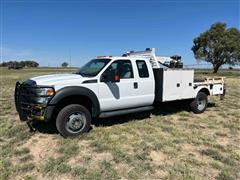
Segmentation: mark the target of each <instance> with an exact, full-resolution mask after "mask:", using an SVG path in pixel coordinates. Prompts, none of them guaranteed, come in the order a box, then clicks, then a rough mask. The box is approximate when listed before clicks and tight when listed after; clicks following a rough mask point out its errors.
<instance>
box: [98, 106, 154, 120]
mask: <svg viewBox="0 0 240 180" xmlns="http://www.w3.org/2000/svg"><path fill="white" fill-rule="evenodd" d="M152 109H153V106H145V107H139V108H132V109H123V110H116V111H108V112H102V113H101V114H100V115H99V117H100V118H106V117H111V116H119V115H123V114H130V113H135V112H139V111H150V110H152Z"/></svg>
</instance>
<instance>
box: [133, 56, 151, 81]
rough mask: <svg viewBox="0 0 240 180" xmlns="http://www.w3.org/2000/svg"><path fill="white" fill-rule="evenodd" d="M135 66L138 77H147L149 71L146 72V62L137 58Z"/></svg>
mask: <svg viewBox="0 0 240 180" xmlns="http://www.w3.org/2000/svg"><path fill="white" fill-rule="evenodd" d="M136 63H137V68H138V75H139V77H140V78H148V77H149V73H148V68H147V65H146V62H145V61H143V60H137V61H136Z"/></svg>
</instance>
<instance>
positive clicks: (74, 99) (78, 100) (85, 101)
mask: <svg viewBox="0 0 240 180" xmlns="http://www.w3.org/2000/svg"><path fill="white" fill-rule="evenodd" d="M70 104H80V105H82V106H84V107H85V108H87V109H88V110H89V112H90V114H91V115H92V107H93V103H92V101H91V100H90V99H89V98H88V97H86V96H82V95H74V96H68V97H65V98H63V99H61V100H60V101H59V102H58V103H57V105H56V107H55V108H54V111H53V115H52V116H53V117H52V118H51V119H52V120H56V118H57V115H58V113H59V112H60V111H61V109H62V108H64V107H65V106H67V105H70Z"/></svg>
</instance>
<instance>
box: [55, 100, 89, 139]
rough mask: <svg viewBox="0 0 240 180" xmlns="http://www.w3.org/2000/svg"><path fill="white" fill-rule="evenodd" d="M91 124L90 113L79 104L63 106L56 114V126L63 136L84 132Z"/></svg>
mask: <svg viewBox="0 0 240 180" xmlns="http://www.w3.org/2000/svg"><path fill="white" fill-rule="evenodd" d="M90 125H91V114H90V112H89V111H88V109H87V108H85V107H84V106H82V105H79V104H71V105H68V106H66V107H64V108H63V109H62V110H61V111H60V112H59V113H58V116H57V119H56V127H57V130H58V132H59V133H60V134H61V135H62V136H63V137H72V136H77V135H79V134H82V133H85V132H87V131H88V130H89V128H90Z"/></svg>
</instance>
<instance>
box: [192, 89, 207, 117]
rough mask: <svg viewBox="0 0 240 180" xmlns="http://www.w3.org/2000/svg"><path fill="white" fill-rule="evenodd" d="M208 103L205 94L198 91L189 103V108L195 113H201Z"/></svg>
mask: <svg viewBox="0 0 240 180" xmlns="http://www.w3.org/2000/svg"><path fill="white" fill-rule="evenodd" d="M207 105H208V99H207V95H206V94H205V93H204V92H199V93H198V94H197V97H196V98H195V99H194V100H193V101H192V102H191V103H190V108H191V110H192V111H193V112H194V113H195V114H200V113H203V112H204V111H205V110H206V108H207Z"/></svg>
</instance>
